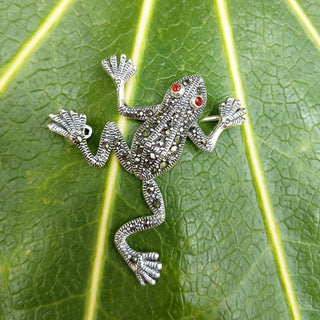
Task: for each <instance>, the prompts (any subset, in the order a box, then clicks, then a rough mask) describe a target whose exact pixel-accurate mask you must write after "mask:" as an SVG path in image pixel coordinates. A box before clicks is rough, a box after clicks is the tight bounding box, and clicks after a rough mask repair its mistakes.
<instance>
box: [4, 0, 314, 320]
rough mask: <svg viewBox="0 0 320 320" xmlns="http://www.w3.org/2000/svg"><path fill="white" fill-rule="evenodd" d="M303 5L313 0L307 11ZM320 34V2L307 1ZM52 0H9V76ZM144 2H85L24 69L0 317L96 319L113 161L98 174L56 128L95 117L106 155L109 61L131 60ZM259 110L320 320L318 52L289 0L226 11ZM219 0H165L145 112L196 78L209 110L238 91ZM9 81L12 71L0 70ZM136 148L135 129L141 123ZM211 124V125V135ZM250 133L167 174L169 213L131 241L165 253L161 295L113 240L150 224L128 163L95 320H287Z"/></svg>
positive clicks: (150, 40)
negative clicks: (96, 264) (52, 128)
mask: <svg viewBox="0 0 320 320" xmlns="http://www.w3.org/2000/svg"><path fill="white" fill-rule="evenodd" d="M301 2H302V1H301ZM301 4H302V5H303V9H304V10H305V12H306V14H307V15H308V17H309V18H310V19H311V21H312V22H313V23H314V25H315V27H316V28H317V27H318V28H320V23H319V21H320V20H319V18H320V5H319V3H316V1H303V3H301ZM53 5H54V1H47V2H46V3H44V2H39V1H37V2H35V1H32V0H30V1H29V0H28V1H24V2H23V1H21V0H20V1H18V0H15V1H11V0H3V1H2V2H1V3H0V15H1V20H0V48H1V49H0V50H1V55H0V72H1V73H2V72H4V70H5V66H6V63H9V62H10V60H11V59H12V58H13V56H14V55H15V54H16V53H17V51H18V50H19V48H20V47H21V46H22V44H23V43H24V42H25V41H27V39H28V38H29V37H30V36H32V34H33V33H34V32H35V30H36V29H37V27H38V26H39V24H40V23H41V22H42V21H43V19H44V18H45V17H46V16H47V15H48V14H49V12H50V10H52V7H53ZM141 7H142V3H141V2H140V1H130V2H129V1H124V0H118V1H108V0H106V1H103V0H97V1H94V2H93V1H92V2H89V1H80V0H78V1H77V0H75V1H74V2H73V3H72V5H71V6H70V8H69V9H68V10H66V11H65V13H64V15H63V17H62V18H61V19H60V20H59V22H58V23H57V25H56V26H55V27H54V29H52V30H51V31H50V32H49V33H48V34H47V35H46V37H45V39H44V41H43V42H41V44H40V45H39V46H38V47H37V49H36V50H34V52H33V54H32V55H30V57H28V59H27V60H26V61H25V63H24V64H23V65H22V66H21V68H20V69H19V72H17V73H16V74H14V76H13V78H12V82H11V83H10V85H9V86H8V87H7V88H6V90H5V91H4V92H3V93H2V96H1V102H0V103H1V105H0V154H1V158H0V161H1V162H0V192H1V193H0V290H1V291H0V315H1V319H6V320H9V319H10V320H12V319H85V308H86V303H87V298H88V294H89V286H90V279H91V272H92V263H93V258H94V250H95V245H96V238H97V230H98V228H99V224H100V217H101V212H102V201H103V198H104V192H105V190H106V185H105V182H106V178H107V177H108V175H109V174H110V172H109V171H108V165H107V166H106V168H103V169H96V168H90V167H89V166H88V165H87V163H86V162H85V161H84V159H83V158H82V156H81V154H80V153H79V152H78V150H76V148H75V147H74V146H72V145H71V144H69V143H68V142H67V141H66V140H64V139H62V138H61V137H58V136H55V135H53V134H51V133H50V132H49V130H48V129H47V128H46V126H47V124H48V123H49V118H48V114H49V113H53V112H58V110H59V109H60V108H62V107H63V108H66V109H77V111H79V112H83V113H86V114H87V117H88V124H89V125H90V126H92V127H93V129H94V137H93V138H92V141H90V145H91V147H92V149H94V148H96V146H97V143H98V140H99V135H100V133H101V131H102V128H103V126H104V124H105V123H106V122H107V121H109V120H114V121H117V120H118V119H119V116H118V113H117V99H116V90H115V86H114V84H113V83H112V80H111V79H110V78H109V77H108V76H107V75H106V74H105V72H104V71H103V70H102V68H101V67H100V61H101V60H102V59H103V58H108V57H110V56H111V55H113V54H117V55H119V54H120V53H127V55H128V56H130V54H132V52H133V51H134V45H135V43H134V41H135V36H136V32H137V26H138V22H139V17H140V10H141ZM228 8H229V14H230V20H231V23H232V27H233V33H234V40H235V45H236V54H237V58H238V61H239V65H240V74H241V78H242V81H243V84H244V93H245V96H246V100H247V108H248V111H249V114H250V119H251V122H252V125H253V128H254V135H255V136H254V138H255V139H256V142H257V146H258V150H259V156H260V160H261V163H262V167H263V171H264V175H265V178H266V184H267V187H268V192H269V196H270V199H271V202H272V206H273V209H274V213H275V218H276V221H277V222H278V225H279V234H280V235H281V237H282V240H283V248H284V253H285V258H286V261H287V264H288V268H289V272H290V274H289V279H290V281H291V282H292V284H293V288H294V292H295V295H296V297H297V304H298V307H299V309H300V311H301V314H302V318H303V319H318V318H319V317H320V298H319V297H320V289H319V281H320V278H319V274H320V267H319V265H320V250H319V248H320V245H319V238H320V232H319V221H320V212H319V209H320V196H319V182H320V175H319V173H320V162H319V155H320V143H319V141H320V127H319V118H320V111H319V110H320V109H319V101H320V90H319V88H320V84H319V82H320V78H319V71H320V70H319V69H320V67H319V57H320V53H319V46H318V45H317V43H315V42H314V41H313V40H312V39H311V37H310V35H309V33H308V31H307V30H306V29H305V28H304V26H303V25H302V24H301V23H300V22H299V19H297V17H296V16H295V14H294V13H293V11H292V9H291V8H290V7H289V6H288V4H287V3H286V1H284V0H283V1H278V0H270V1H263V0H249V1H247V0H239V1H229V2H228ZM217 12H218V11H217V7H216V3H215V2H214V1H156V2H155V5H154V8H153V10H152V12H151V13H150V16H149V28H148V33H147V39H146V46H145V48H144V49H143V51H142V52H140V53H139V55H140V56H141V57H142V59H141V61H140V65H139V66H138V73H137V75H136V77H137V80H138V81H137V82H136V87H135V88H134V95H133V97H131V101H132V102H133V104H134V105H152V104H156V103H159V102H161V100H162V97H163V95H164V93H165V91H166V90H167V88H168V86H169V85H170V84H171V82H172V81H174V80H175V79H178V78H179V77H181V76H184V75H188V74H192V73H198V74H200V75H201V76H202V77H203V78H204V79H205V82H206V86H207V92H208V104H207V108H206V111H205V112H206V114H209V113H212V114H214V113H216V112H217V105H218V104H219V103H220V102H221V101H222V100H224V99H225V98H226V97H227V96H234V95H235V93H234V89H233V78H232V75H231V74H230V70H229V67H228V63H229V61H228V58H227V54H226V49H225V48H224V44H223V35H222V30H221V25H220V22H219V18H218V16H217ZM0 76H1V75H0ZM127 124H128V125H127V129H126V132H124V136H125V138H126V140H127V141H128V142H129V143H130V142H131V139H132V136H133V134H134V132H135V130H136V128H137V126H138V123H137V122H134V121H132V120H128V122H127ZM205 128H206V130H209V128H210V125H207V126H206V127H205ZM246 147H248V145H247V141H246V137H245V135H244V132H243V131H241V129H240V128H232V129H230V130H228V131H227V132H225V133H223V135H222V136H221V138H220V139H219V142H218V144H217V147H216V149H215V150H214V151H213V152H212V153H211V154H207V153H204V152H202V151H200V150H198V149H197V148H196V147H195V146H194V145H193V144H192V143H191V142H187V144H186V145H185V150H184V154H183V156H182V158H181V160H180V162H179V163H178V164H177V165H176V167H175V168H173V169H172V170H171V171H170V172H169V173H166V174H165V175H163V176H162V177H160V178H158V179H157V182H158V184H159V187H160V189H161V190H162V192H163V196H164V200H165V204H166V213H167V218H166V222H165V223H164V224H163V225H161V226H160V227H158V228H156V229H154V230H151V231H148V232H144V233H142V234H139V235H136V236H134V237H132V238H130V243H131V244H132V245H133V246H134V247H135V248H137V249H140V250H146V251H149V250H154V251H159V250H160V254H161V261H162V263H163V265H164V267H163V270H162V276H161V278H160V279H159V281H158V283H157V285H156V286H154V287H151V286H147V287H141V286H140V285H139V283H138V282H137V280H136V279H135V277H134V275H133V273H132V272H131V270H130V269H129V268H128V267H127V266H126V264H125V263H124V261H123V260H122V258H121V257H120V255H119V254H118V253H117V251H116V249H115V247H114V245H113V236H114V233H115V231H116V230H117V229H118V228H119V226H120V225H122V224H123V223H125V222H127V221H128V220H130V219H133V218H135V217H137V216H140V215H147V214H150V212H149V210H148V208H147V205H146V204H145V202H144V200H143V197H142V192H141V182H140V181H139V180H138V179H136V178H135V177H134V176H132V175H129V174H128V173H127V172H125V171H124V169H122V168H120V169H119V171H118V173H117V179H116V185H115V187H114V190H113V191H112V192H113V202H112V207H111V216H110V220H109V224H108V225H107V226H106V228H107V244H106V249H107V250H106V252H105V255H104V258H103V263H102V264H103V266H104V272H103V275H102V277H101V279H100V282H99V298H98V301H97V303H96V318H97V319H112V320H113V319H114V320H115V319H185V320H194V319H290V318H291V315H290V309H289V306H288V304H287V295H286V293H285V291H284V289H283V286H282V283H281V280H280V279H281V277H280V273H279V271H278V269H277V264H278V262H277V258H276V255H275V254H274V251H273V249H272V246H271V244H270V230H269V229H268V228H267V225H266V224H265V221H264V213H263V212H262V210H261V198H260V195H259V193H258V189H257V186H256V182H255V177H254V176H253V175H252V170H251V169H252V168H250V165H249V161H248V157H247V152H246Z"/></svg>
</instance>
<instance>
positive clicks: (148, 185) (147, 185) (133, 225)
mask: <svg viewBox="0 0 320 320" xmlns="http://www.w3.org/2000/svg"><path fill="white" fill-rule="evenodd" d="M142 190H143V195H144V198H145V200H146V202H147V204H148V206H149V207H150V209H151V211H152V213H153V215H151V216H146V217H141V218H137V219H135V220H132V221H130V222H128V223H126V224H124V225H123V226H122V227H121V228H120V229H119V230H118V231H117V232H116V235H115V239H114V240H115V244H116V247H117V249H118V250H119V252H120V254H121V255H122V257H123V258H124V260H125V261H126V262H127V263H128V265H129V266H130V268H131V269H132V270H133V271H134V273H135V274H136V277H137V278H138V280H139V281H140V283H141V284H142V285H145V284H146V283H150V284H155V283H156V279H158V278H159V277H160V270H161V268H162V264H161V263H159V262H158V258H159V254H158V253H156V252H137V251H135V250H133V249H132V248H131V247H130V246H129V245H128V244H127V242H126V239H127V237H129V236H130V235H132V234H134V233H136V232H139V231H143V230H147V229H151V228H154V227H157V226H159V225H160V224H161V223H162V222H163V221H164V219H165V209H164V203H163V198H162V195H161V192H160V190H159V187H158V186H157V184H156V182H155V181H154V180H148V181H143V184H142Z"/></svg>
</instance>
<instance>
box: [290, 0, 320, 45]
mask: <svg viewBox="0 0 320 320" xmlns="http://www.w3.org/2000/svg"><path fill="white" fill-rule="evenodd" d="M287 3H288V4H289V6H290V8H291V9H292V10H293V12H294V13H295V14H296V16H297V18H298V19H299V20H300V22H301V23H302V25H303V26H304V27H305V29H306V30H307V32H308V34H309V35H310V36H311V38H312V39H313V40H314V42H315V43H316V45H317V46H318V47H319V48H320V35H319V33H318V32H317V30H316V28H315V27H314V26H313V24H312V23H311V21H310V20H309V19H308V17H307V15H306V14H305V13H304V11H303V10H302V8H301V7H300V5H299V4H298V2H297V1H296V0H287Z"/></svg>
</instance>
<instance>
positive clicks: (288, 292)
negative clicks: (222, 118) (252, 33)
mask: <svg viewBox="0 0 320 320" xmlns="http://www.w3.org/2000/svg"><path fill="white" fill-rule="evenodd" d="M226 2H227V1H226V0H217V7H218V16H219V18H220V23H221V29H222V34H223V40H224V43H225V48H226V51H227V59H228V64H229V69H230V72H231V75H232V78H233V84H234V87H235V92H236V94H237V95H238V97H239V98H240V100H241V101H242V104H243V106H246V100H245V93H244V89H243V85H242V79H241V74H240V70H239V64H238V57H237V54H236V48H235V44H234V38H233V30H232V27H231V23H230V18H229V12H228V8H227V3H226ZM243 132H244V137H245V141H246V149H247V154H248V158H249V165H250V170H251V173H252V178H253V180H254V181H255V182H256V183H255V188H256V193H257V196H258V199H259V201H260V207H261V211H262V214H263V216H264V219H265V222H266V226H267V228H268V232H269V234H270V240H271V244H272V247H273V254H274V258H275V262H276V265H277V267H278V270H279V277H280V279H281V281H282V284H283V287H284V291H285V297H286V300H287V304H288V307H289V309H290V311H291V313H292V315H293V318H294V319H296V320H300V319H301V316H300V310H299V306H298V303H297V299H296V295H295V291H294V288H293V285H292V281H291V278H290V274H289V269H288V266H287V261H286V257H285V254H284V250H283V244H282V240H281V235H280V233H279V228H278V224H277V222H276V219H275V214H274V211H273V207H272V204H271V200H270V196H269V191H268V188H267V185H266V182H265V177H264V171H263V168H262V165H261V161H260V155H259V151H258V148H257V145H256V141H255V137H254V130H253V127H252V124H251V121H250V117H249V115H248V113H247V121H246V124H245V126H244V130H243Z"/></svg>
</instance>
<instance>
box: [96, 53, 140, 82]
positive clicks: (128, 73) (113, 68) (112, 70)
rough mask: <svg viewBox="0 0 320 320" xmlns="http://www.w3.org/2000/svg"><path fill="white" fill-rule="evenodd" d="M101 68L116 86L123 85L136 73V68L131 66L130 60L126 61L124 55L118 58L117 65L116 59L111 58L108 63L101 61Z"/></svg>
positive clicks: (114, 57)
mask: <svg viewBox="0 0 320 320" xmlns="http://www.w3.org/2000/svg"><path fill="white" fill-rule="evenodd" d="M102 66H103V68H104V69H105V70H106V71H107V72H108V73H109V75H110V76H111V77H112V78H113V79H114V81H115V82H116V84H117V85H118V86H120V85H121V84H122V85H123V84H125V83H126V82H127V81H128V79H129V78H130V77H132V76H133V75H134V74H135V73H136V71H137V67H136V66H134V65H133V64H132V60H131V59H129V60H127V56H126V55H125V54H122V55H121V56H120V60H119V65H118V63H117V57H116V56H112V57H111V58H110V61H108V60H102Z"/></svg>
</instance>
